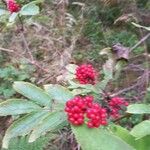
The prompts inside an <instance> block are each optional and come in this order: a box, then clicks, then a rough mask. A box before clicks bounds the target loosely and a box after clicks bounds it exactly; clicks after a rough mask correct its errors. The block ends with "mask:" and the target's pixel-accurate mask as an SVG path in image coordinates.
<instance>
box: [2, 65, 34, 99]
mask: <svg viewBox="0 0 150 150" xmlns="http://www.w3.org/2000/svg"><path fill="white" fill-rule="evenodd" d="M29 67H30V69H29ZM33 71H34V68H33V67H32V66H29V65H27V64H20V66H19V68H17V67H14V66H12V65H4V67H2V68H0V94H1V95H2V96H3V97H4V98H9V97H11V96H13V95H14V94H15V93H16V92H15V90H14V89H13V88H12V83H13V82H14V81H16V80H17V81H23V80H30V79H31V73H33Z"/></svg>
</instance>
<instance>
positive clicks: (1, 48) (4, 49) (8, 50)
mask: <svg viewBox="0 0 150 150" xmlns="http://www.w3.org/2000/svg"><path fill="white" fill-rule="evenodd" d="M0 50H1V51H6V52H10V53H13V52H14V50H11V49H6V48H3V47H0Z"/></svg>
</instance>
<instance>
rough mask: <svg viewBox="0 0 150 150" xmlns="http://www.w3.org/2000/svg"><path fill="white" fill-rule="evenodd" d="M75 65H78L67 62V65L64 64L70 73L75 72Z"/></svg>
mask: <svg viewBox="0 0 150 150" xmlns="http://www.w3.org/2000/svg"><path fill="white" fill-rule="evenodd" d="M77 67H78V66H77V65H75V64H69V65H67V66H66V69H67V70H68V71H69V72H70V73H72V74H75V72H76V68H77Z"/></svg>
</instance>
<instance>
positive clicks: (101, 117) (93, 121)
mask: <svg viewBox="0 0 150 150" xmlns="http://www.w3.org/2000/svg"><path fill="white" fill-rule="evenodd" d="M86 116H87V118H89V121H88V123H87V126H88V127H89V128H94V127H96V128H98V127H99V126H100V125H103V126H105V125H107V120H106V118H107V113H106V110H105V109H104V108H102V107H101V106H100V105H99V104H97V103H93V104H92V107H91V108H89V109H88V110H87V112H86Z"/></svg>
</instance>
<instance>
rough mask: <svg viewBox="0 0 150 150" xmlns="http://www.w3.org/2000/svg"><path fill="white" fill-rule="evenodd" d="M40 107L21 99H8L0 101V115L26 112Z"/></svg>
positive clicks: (37, 109)
mask: <svg viewBox="0 0 150 150" xmlns="http://www.w3.org/2000/svg"><path fill="white" fill-rule="evenodd" d="M39 110H42V108H41V107H40V106H38V105H36V104H35V103H33V102H30V101H27V100H23V99H9V100H6V101H4V102H2V103H0V116H8V115H19V114H26V113H30V112H33V111H39Z"/></svg>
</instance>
